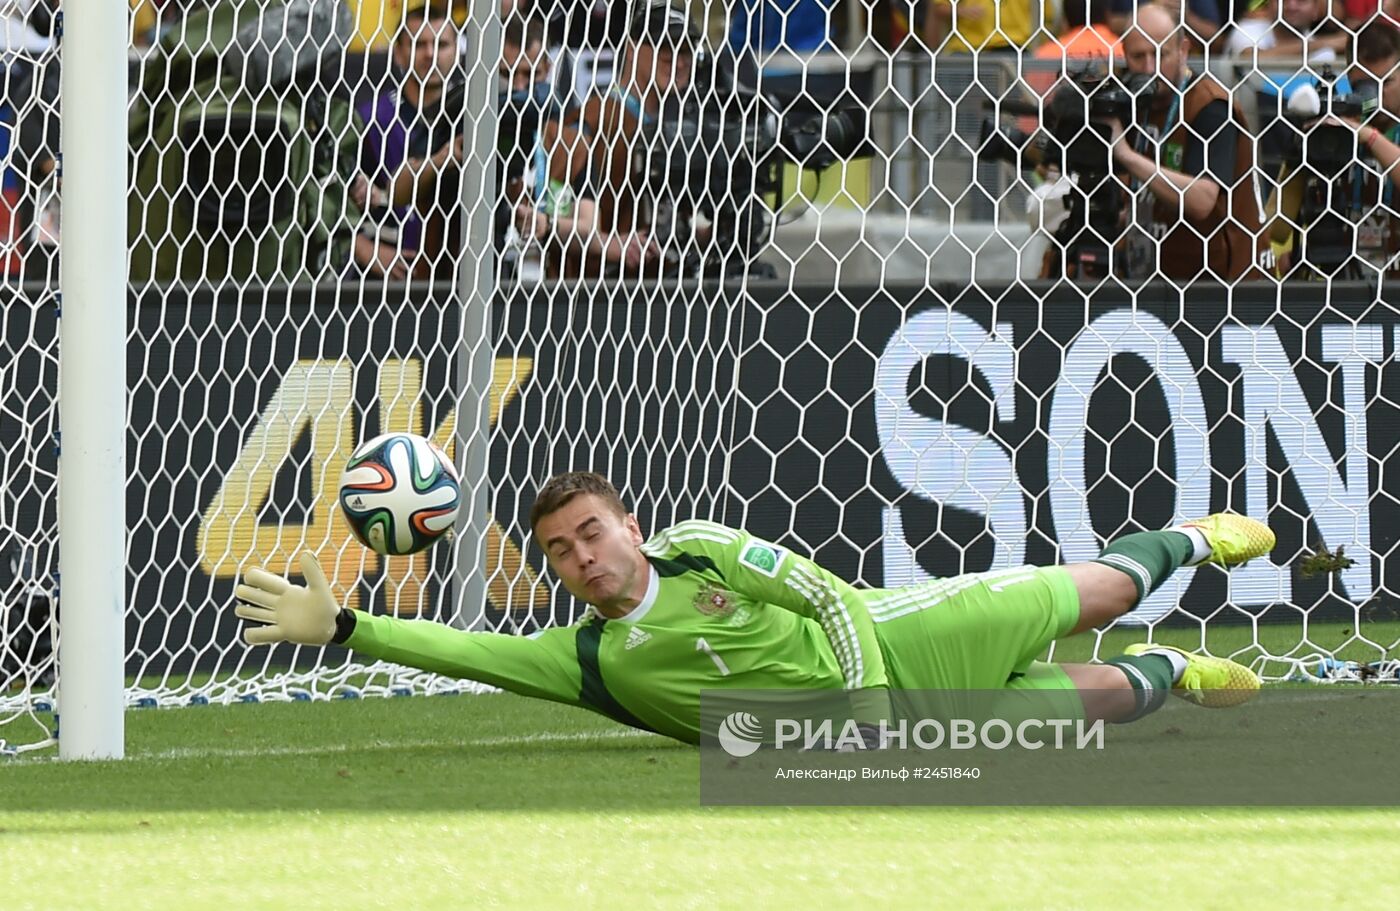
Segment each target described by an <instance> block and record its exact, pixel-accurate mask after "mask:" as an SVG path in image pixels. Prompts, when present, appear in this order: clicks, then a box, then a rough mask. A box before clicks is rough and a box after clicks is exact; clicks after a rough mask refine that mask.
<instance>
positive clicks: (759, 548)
mask: <svg viewBox="0 0 1400 911" xmlns="http://www.w3.org/2000/svg"><path fill="white" fill-rule="evenodd" d="M785 556H787V551H785V550H783V549H782V548H781V547H774V546H773V545H772V544H760V543H759V542H757V541H755V542H753V543H752V544H750V545H749V546H748V547H746V548H744V553H743V555H742V556H740V557H739V562H740V563H742V564H744V565H745V566H747V567H749V568H750V569H756V570H758V571H759V572H761V573H763V574H764V575H765V576H767V577H768V578H770V579H776V578H778V567H780V566H782V565H783V557H785Z"/></svg>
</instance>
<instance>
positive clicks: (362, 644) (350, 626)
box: [234, 554, 581, 705]
mask: <svg viewBox="0 0 1400 911" xmlns="http://www.w3.org/2000/svg"><path fill="white" fill-rule="evenodd" d="M301 572H302V575H303V576H304V577H305V578H306V585H304V586H303V585H295V584H293V583H291V582H288V581H287V580H286V579H283V578H281V577H280V576H276V575H273V574H272V573H269V572H267V571H265V570H262V569H253V570H249V571H248V573H247V574H246V575H245V577H244V581H243V583H242V584H240V585H239V586H238V587H237V589H236V590H235V595H236V597H237V598H238V600H239V601H240V602H242V603H240V604H239V605H238V606H237V608H236V609H235V610H234V613H236V614H237V615H238V616H239V617H241V618H242V619H244V620H248V621H252V623H253V624H257V625H250V626H249V627H248V628H247V629H246V630H245V631H244V633H243V638H244V640H245V641H246V642H247V643H248V644H249V645H271V644H275V643H278V642H292V643H296V644H298V645H311V646H322V645H330V644H335V645H343V646H345V647H346V648H348V649H351V650H352V651H354V652H356V653H358V654H361V655H365V656H367V657H372V658H379V659H383V660H385V661H392V662H394V663H396V664H404V665H408V666H409V667H416V668H420V669H422V670H425V671H430V672H432V673H435V674H443V675H446V676H449V677H461V678H465V679H469V680H477V681H480V682H481V683H486V684H490V685H491V686H499V687H501V688H502V689H506V690H510V691H511V692H513V693H519V694H521V695H522V696H533V697H536V698H539V699H549V700H551V701H554V702H563V703H567V704H569V705H579V704H580V702H579V693H580V689H581V681H580V676H581V675H580V671H579V665H578V656H577V652H576V651H575V646H574V641H575V637H574V631H573V630H572V629H568V628H561V629H551V630H546V631H544V632H542V633H540V634H538V635H536V636H533V637H526V636H512V635H506V634H503V633H469V632H464V631H462V630H457V629H453V628H451V627H448V626H444V625H443V624H441V623H434V622H432V621H430V620H400V619H398V618H396V617H376V616H373V615H371V614H368V613H366V612H364V611H358V610H349V609H342V608H341V607H340V605H339V604H337V603H336V599H335V596H334V595H333V594H332V593H331V590H330V585H329V584H327V582H326V577H325V574H324V573H322V572H321V567H320V564H318V563H317V562H316V558H315V557H314V556H312V555H311V554H303V555H302V558H301Z"/></svg>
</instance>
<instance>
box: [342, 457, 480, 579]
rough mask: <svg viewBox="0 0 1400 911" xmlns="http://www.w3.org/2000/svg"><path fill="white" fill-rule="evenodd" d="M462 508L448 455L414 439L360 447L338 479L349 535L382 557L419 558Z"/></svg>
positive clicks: (456, 481) (459, 490)
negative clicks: (403, 556)
mask: <svg viewBox="0 0 1400 911" xmlns="http://www.w3.org/2000/svg"><path fill="white" fill-rule="evenodd" d="M461 502H462V485H461V483H460V482H459V481H458V479H457V469H456V468H454V467H453V466H452V462H451V460H449V459H448V458H447V453H445V452H443V451H442V450H441V449H439V448H438V447H437V446H435V445H434V444H433V443H432V442H430V441H429V440H426V439H424V438H423V437H420V436H418V435H416V434H412V433H386V434H383V435H381V436H377V437H375V438H374V439H372V440H369V441H367V442H365V443H361V444H360V446H359V448H358V449H356V450H355V452H354V453H353V454H352V455H351V456H350V461H349V462H348V463H347V464H346V465H345V472H344V473H343V474H341V476H340V509H341V511H342V512H344V513H345V518H346V519H347V520H348V521H349V523H350V530H351V531H352V532H354V533H355V537H356V538H358V539H359V541H360V543H361V544H363V545H365V546H366V547H368V548H369V549H370V550H373V551H374V552H375V553H379V554H384V555H386V556H402V555H404V554H414V553H417V552H418V551H420V550H422V549H424V548H425V547H427V546H428V545H430V544H432V543H433V542H434V541H436V540H437V539H438V538H440V537H442V535H443V534H444V533H445V532H447V530H448V529H450V528H451V527H452V524H453V522H455V521H456V519H457V506H458V505H459V504H460V503H461Z"/></svg>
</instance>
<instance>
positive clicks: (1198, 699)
mask: <svg viewBox="0 0 1400 911" xmlns="http://www.w3.org/2000/svg"><path fill="white" fill-rule="evenodd" d="M1006 688H1007V689H1008V690H1010V691H1012V692H1011V693H1009V694H1008V695H1009V696H1010V697H1012V698H1013V699H1014V698H1015V697H1020V698H1021V700H1022V701H1024V702H1028V703H1029V701H1030V700H1034V702H1033V704H1034V705H1035V706H1036V707H1037V709H1038V710H1039V711H1045V709H1046V707H1047V706H1049V707H1051V708H1054V709H1055V712H1056V717H1082V718H1084V719H1085V720H1087V721H1097V720H1099V719H1103V720H1104V721H1108V722H1111V723H1115V724H1124V723H1127V722H1130V721H1137V720H1138V719H1139V718H1143V717H1145V716H1147V715H1150V714H1152V713H1153V712H1155V711H1157V710H1158V709H1159V708H1161V707H1162V705H1163V704H1165V703H1166V701H1167V696H1168V694H1172V695H1176V696H1180V697H1181V698H1183V699H1186V700H1187V701H1190V702H1193V703H1195V704H1196V705H1201V706H1205V707H1207V708H1225V707H1228V706H1232V705H1238V704H1240V703H1241V702H1244V701H1245V700H1247V699H1249V698H1251V697H1252V696H1254V694H1255V693H1257V692H1258V691H1259V678H1258V677H1257V676H1256V675H1255V674H1254V672H1253V671H1251V670H1250V669H1249V668H1247V667H1245V666H1244V665H1242V664H1237V663H1236V662H1234V661H1231V660H1229V659H1228V658H1215V657H1211V656H1209V655H1195V654H1191V653H1189V652H1184V651H1182V650H1181V649H1175V648H1171V647H1170V646H1154V645H1147V644H1139V645H1132V646H1129V647H1128V649H1127V650H1126V653H1125V654H1124V655H1122V656H1120V657H1118V658H1113V659H1111V660H1109V661H1108V662H1107V663H1105V664H1048V663H1046V662H1042V661H1036V662H1032V664H1031V665H1030V667H1029V668H1027V670H1026V672H1025V673H1024V674H1018V675H1016V676H1015V677H1014V678H1013V679H1011V680H1010V681H1008V682H1007V685H1006ZM1057 692H1062V693H1063V694H1064V695H1063V697H1058V698H1059V701H1056V699H1057V697H1056V695H1055V694H1056V693H1057ZM1071 692H1072V693H1073V694H1074V695H1073V696H1071V695H1070V693H1071ZM1010 704H1012V703H1008V705H1010Z"/></svg>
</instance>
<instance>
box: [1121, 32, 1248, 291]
mask: <svg viewBox="0 0 1400 911" xmlns="http://www.w3.org/2000/svg"><path fill="white" fill-rule="evenodd" d="M1122 52H1123V56H1124V59H1125V61H1126V63H1127V68H1128V71H1129V72H1130V73H1132V74H1138V75H1140V76H1147V77H1155V79H1154V83H1155V92H1154V93H1153V95H1152V103H1151V105H1150V108H1149V110H1148V112H1147V122H1146V123H1145V124H1139V125H1138V128H1136V129H1131V130H1130V129H1127V127H1130V126H1132V125H1131V124H1123V123H1121V122H1119V123H1115V124H1113V125H1112V127H1113V132H1112V143H1113V160H1114V162H1115V165H1116V166H1117V167H1118V168H1119V169H1121V170H1122V171H1123V172H1126V174H1127V175H1128V176H1129V178H1130V180H1131V183H1130V186H1131V188H1132V190H1133V192H1134V193H1135V194H1136V195H1137V196H1138V199H1139V200H1140V201H1141V202H1143V203H1144V206H1143V207H1142V208H1144V209H1145V208H1148V207H1150V209H1151V236H1152V237H1153V238H1154V239H1155V240H1156V241H1157V244H1156V246H1157V260H1158V270H1159V271H1160V273H1161V274H1162V275H1164V276H1166V277H1167V278H1171V279H1176V280H1179V281H1190V280H1193V279H1195V278H1197V277H1199V276H1201V275H1208V276H1210V277H1212V278H1214V279H1216V280H1218V281H1234V280H1235V279H1238V278H1240V277H1241V276H1243V275H1245V274H1246V273H1248V272H1249V271H1250V270H1251V268H1252V267H1253V266H1254V265H1255V263H1256V258H1257V257H1256V249H1257V246H1258V239H1259V229H1260V213H1259V201H1258V194H1257V192H1256V190H1255V185H1254V174H1253V171H1254V146H1253V141H1252V139H1251V137H1250V136H1249V134H1248V132H1247V131H1246V130H1245V129H1243V126H1244V124H1245V118H1244V114H1243V113H1242V112H1241V111H1240V109H1239V108H1238V106H1235V105H1233V104H1232V103H1231V101H1230V94H1229V91H1228V90H1227V89H1226V88H1225V87H1224V86H1222V85H1220V83H1219V82H1217V81H1216V80H1215V79H1214V78H1213V77H1212V76H1210V75H1209V74H1195V73H1192V72H1191V71H1190V69H1189V68H1188V67H1187V66H1186V46H1185V40H1184V36H1183V34H1182V32H1181V31H1180V30H1179V29H1178V28H1177V26H1176V23H1175V22H1174V21H1173V19H1172V17H1171V16H1170V14H1169V13H1167V12H1166V11H1165V10H1164V9H1162V8H1161V7H1160V6H1157V5H1156V4H1147V5H1144V6H1141V7H1139V8H1138V10H1137V23H1136V24H1135V25H1134V26H1133V27H1132V28H1131V29H1129V30H1128V31H1127V33H1126V34H1125V35H1124V36H1123V45H1122ZM1139 227H1145V226H1143V225H1142V224H1141V219H1139Z"/></svg>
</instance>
